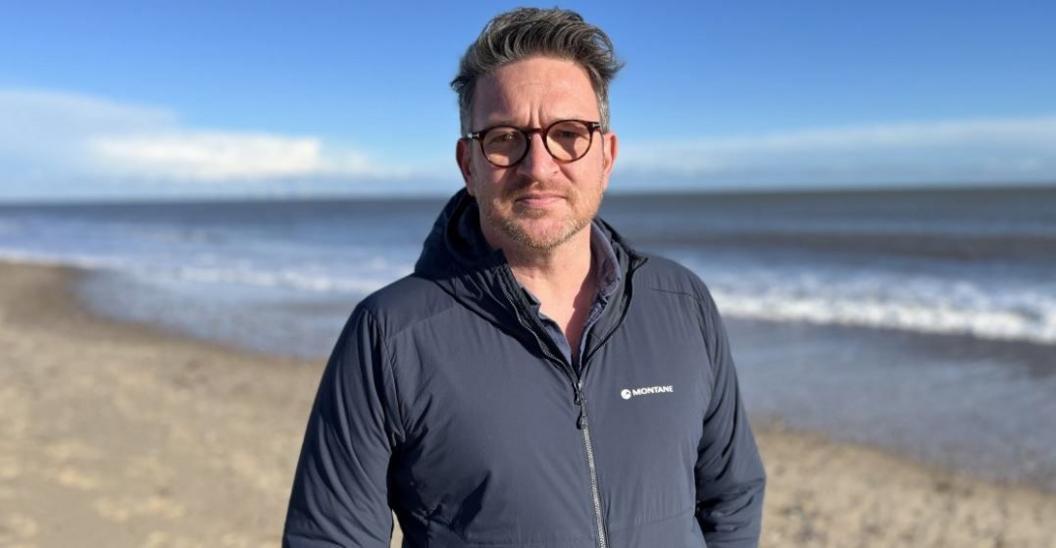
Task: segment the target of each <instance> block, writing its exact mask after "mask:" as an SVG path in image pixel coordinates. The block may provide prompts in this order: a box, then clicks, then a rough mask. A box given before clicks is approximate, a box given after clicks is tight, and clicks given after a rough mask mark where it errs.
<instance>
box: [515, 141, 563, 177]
mask: <svg viewBox="0 0 1056 548" xmlns="http://www.w3.org/2000/svg"><path fill="white" fill-rule="evenodd" d="M545 139H546V138H545V137H544V136H543V134H542V132H535V133H532V134H531V136H530V137H529V140H528V152H527V153H526V154H525V155H524V158H523V159H522V160H521V161H520V163H518V164H517V171H518V172H519V173H520V174H521V175H523V176H525V177H528V178H531V179H534V180H536V181H545V180H547V179H548V178H549V177H550V175H551V174H553V172H554V171H555V170H556V169H557V163H556V162H555V161H554V157H553V156H551V155H550V152H548V151H547V150H546V143H545V142H544V141H545Z"/></svg>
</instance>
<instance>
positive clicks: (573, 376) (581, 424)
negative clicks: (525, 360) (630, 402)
mask: <svg viewBox="0 0 1056 548" xmlns="http://www.w3.org/2000/svg"><path fill="white" fill-rule="evenodd" d="M506 274H507V283H509V281H512V280H514V277H513V271H511V270H510V269H509V266H508V265H507V266H506ZM516 286H517V284H516V283H514V284H513V285H512V286H510V287H511V289H512V288H513V287H516ZM515 294H516V293H515ZM518 300H521V299H518ZM522 306H523V304H522ZM529 322H530V323H531V324H532V326H533V327H534V329H529V332H531V333H532V335H533V336H534V337H535V340H536V343H537V344H538V345H539V347H540V348H541V349H542V350H543V354H545V355H546V356H547V357H548V358H549V359H550V360H552V361H553V362H554V363H556V364H557V365H558V366H559V367H560V368H561V370H562V371H564V372H565V374H566V375H567V376H568V378H569V380H571V381H572V389H573V391H574V393H575V404H576V405H578V406H579V417H578V418H577V419H576V428H578V429H579V430H581V431H582V432H583V446H584V447H585V449H586V452H587V468H588V470H589V471H590V496H591V503H592V504H593V506H594V519H595V524H596V525H597V528H598V548H608V545H609V543H608V541H607V540H606V537H605V519H604V518H603V517H602V515H601V495H600V494H599V491H598V471H597V467H596V465H595V463H594V444H593V443H591V441H590V426H589V424H587V402H586V400H585V399H584V398H583V380H582V377H581V376H580V375H579V374H578V373H576V370H575V369H574V368H573V367H572V364H569V363H568V362H566V361H565V360H564V359H563V358H560V357H558V356H556V355H554V353H553V351H552V350H551V349H550V347H549V346H548V345H547V344H546V343H545V342H543V340H542V337H540V335H539V333H540V332H542V331H545V328H544V327H543V326H542V325H541V324H540V323H539V320H538V319H537V318H535V317H532V318H531V320H529ZM584 369H585V364H582V363H581V364H580V371H581V372H582V371H584Z"/></svg>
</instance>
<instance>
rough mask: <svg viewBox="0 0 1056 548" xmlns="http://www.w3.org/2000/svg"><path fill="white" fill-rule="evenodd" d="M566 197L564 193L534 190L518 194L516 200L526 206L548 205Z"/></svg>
mask: <svg viewBox="0 0 1056 548" xmlns="http://www.w3.org/2000/svg"><path fill="white" fill-rule="evenodd" d="M564 199H565V196H564V195H563V194H558V193H555V192H532V193H529V194H522V195H520V196H518V197H517V198H515V199H514V202H515V203H516V204H518V205H521V206H524V207H547V206H551V205H553V204H556V203H557V202H559V201H561V200H564Z"/></svg>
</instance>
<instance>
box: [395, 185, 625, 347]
mask: <svg viewBox="0 0 1056 548" xmlns="http://www.w3.org/2000/svg"><path fill="white" fill-rule="evenodd" d="M594 225H595V227H596V230H598V231H599V232H600V233H601V235H603V236H604V239H605V240H606V242H607V243H608V244H609V245H610V246H611V249H612V256H613V257H614V258H615V261H616V265H615V267H616V271H617V272H618V274H619V276H618V279H617V280H616V284H615V286H614V287H613V288H612V289H610V291H611V299H612V300H611V301H610V303H609V305H608V306H607V307H606V312H605V314H604V315H603V317H602V319H601V320H599V322H598V324H597V325H596V327H595V328H594V329H593V330H591V331H592V334H591V337H590V339H591V340H588V341H587V348H588V350H587V353H586V354H585V357H587V358H588V359H589V355H590V354H591V353H592V352H591V348H592V347H596V346H600V344H601V342H603V341H604V339H605V338H607V337H608V335H611V333H612V331H613V330H615V328H616V327H617V326H618V325H619V322H620V321H621V320H622V317H623V315H624V313H625V311H626V307H627V305H628V304H629V298H630V294H631V289H632V287H631V283H630V282H631V277H632V275H633V273H634V271H635V270H636V269H637V268H638V267H640V266H641V265H642V264H643V263H644V262H645V257H644V256H642V255H640V254H639V253H637V252H636V251H634V250H633V249H632V248H631V247H630V246H629V245H627V243H626V241H625V240H624V239H623V238H622V237H621V236H620V235H619V234H618V233H617V232H616V231H615V230H614V229H613V228H612V227H611V226H609V224H608V223H606V222H605V221H604V220H602V219H600V218H596V219H595V220H594ZM414 272H415V275H416V276H419V277H422V278H426V279H429V280H432V281H433V282H435V283H436V284H437V285H439V286H440V287H441V288H443V289H444V291H446V292H447V293H448V294H450V295H451V296H452V297H453V298H454V299H456V300H457V301H459V302H460V303H461V304H462V305H464V306H466V307H467V308H469V309H470V310H472V311H474V312H476V313H477V314H479V315H480V316H482V317H483V318H485V319H486V320H488V321H490V322H492V323H493V324H495V325H496V326H497V327H498V328H500V329H502V330H504V331H506V332H507V333H509V334H510V335H512V336H514V337H516V338H517V339H518V340H521V341H523V342H525V343H526V345H528V346H529V347H530V348H531V347H536V348H538V350H539V351H541V352H543V353H547V349H548V346H549V345H548V344H547V343H546V341H548V340H549V337H546V336H544V335H543V334H542V331H541V329H542V326H541V324H540V323H539V319H538V317H537V315H536V314H535V313H534V312H533V311H532V309H531V305H530V303H529V301H528V299H527V296H526V295H525V293H524V291H522V289H521V286H520V284H519V283H517V280H516V279H515V278H514V277H513V273H512V271H511V270H510V265H509V263H508V261H507V260H506V256H505V254H503V252H502V250H500V249H494V248H492V247H491V246H490V245H488V243H487V241H486V240H485V239H484V234H483V233H482V232H481V230H480V209H479V208H478V206H477V202H476V200H475V199H474V198H473V197H472V196H470V195H469V193H468V192H467V191H466V189H464V188H463V189H461V190H459V191H458V192H457V193H455V195H454V196H452V197H451V199H450V200H449V201H448V202H447V205H446V206H444V208H443V210H442V211H441V212H440V215H439V216H438V217H437V219H436V222H435V223H433V228H432V230H431V231H430V233H429V236H428V237H426V239H425V243H424V244H423V246H422V254H421V256H420V257H419V258H418V262H417V263H416V264H415V267H414ZM595 339H597V341H595ZM595 342H596V343H597V344H594V343H595ZM558 355H560V353H558ZM551 357H553V356H552V355H551Z"/></svg>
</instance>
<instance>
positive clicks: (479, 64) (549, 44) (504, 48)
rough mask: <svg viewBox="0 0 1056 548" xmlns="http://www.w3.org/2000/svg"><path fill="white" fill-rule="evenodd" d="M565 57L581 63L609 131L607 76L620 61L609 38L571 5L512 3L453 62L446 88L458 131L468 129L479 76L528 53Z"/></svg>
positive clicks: (619, 64)
mask: <svg viewBox="0 0 1056 548" xmlns="http://www.w3.org/2000/svg"><path fill="white" fill-rule="evenodd" d="M536 55H542V56H547V57H556V58H559V59H568V60H570V61H574V62H576V63H577V64H579V65H580V66H582V67H583V68H584V69H585V70H586V71H587V75H588V76H589V77H590V83H591V85H592V86H593V88H594V95H595V96H596V97H597V99H598V111H599V113H600V114H601V120H600V121H601V129H602V131H609V82H611V81H612V79H613V78H614V77H615V76H616V72H618V71H619V70H620V68H621V67H622V66H623V63H622V62H621V61H620V60H619V59H617V58H616V53H615V52H614V51H613V46H612V40H610V39H609V37H608V35H606V34H605V32H604V31H602V30H601V29H599V28H598V27H595V26H594V25H591V24H590V23H587V22H585V21H584V20H583V17H582V16H580V15H579V14H578V13H576V12H574V11H571V10H563V9H559V8H553V9H539V8H517V9H514V10H511V11H508V12H506V13H500V14H499V15H497V16H495V18H494V19H492V20H491V21H489V22H488V24H487V25H485V26H484V30H482V31H481V32H480V36H478V37H477V40H476V41H475V42H473V43H472V44H470V45H469V48H467V49H466V53H465V55H463V56H462V60H461V61H460V62H459V64H458V75H457V76H455V79H454V80H451V89H453V90H455V93H457V94H458V113H459V119H460V121H461V123H462V134H463V135H465V134H466V133H468V132H469V131H470V125H471V116H472V107H473V91H474V88H475V87H476V83H477V80H478V79H480V77H481V76H485V75H487V74H491V73H492V72H494V71H495V70H496V69H498V68H500V67H502V66H504V65H507V64H509V63H512V62H514V61H519V60H521V59H525V58H528V57H532V56H536Z"/></svg>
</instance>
